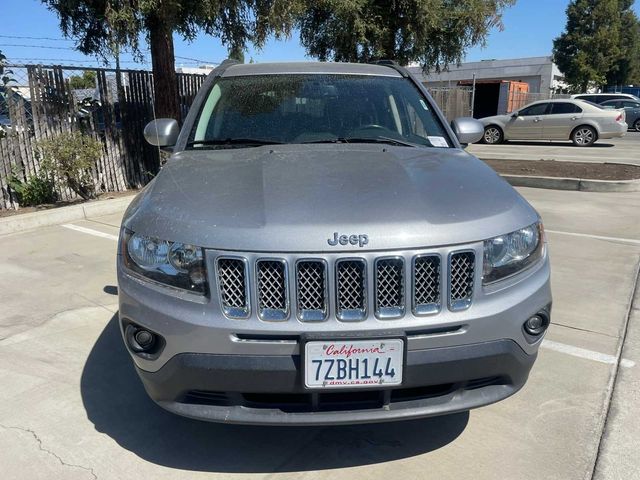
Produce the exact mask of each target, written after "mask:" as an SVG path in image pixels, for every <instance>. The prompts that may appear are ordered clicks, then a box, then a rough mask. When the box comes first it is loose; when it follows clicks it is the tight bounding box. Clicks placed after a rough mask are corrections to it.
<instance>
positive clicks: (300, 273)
mask: <svg viewBox="0 0 640 480" xmlns="http://www.w3.org/2000/svg"><path fill="white" fill-rule="evenodd" d="M296 295H297V300H298V303H297V308H298V315H299V317H300V320H302V321H319V320H324V319H325V318H326V317H327V275H326V267H325V263H324V262H322V261H320V260H301V261H299V262H298V264H297V271H296Z"/></svg>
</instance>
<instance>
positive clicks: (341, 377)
mask: <svg viewBox="0 0 640 480" xmlns="http://www.w3.org/2000/svg"><path fill="white" fill-rule="evenodd" d="M403 362H404V341H403V340H401V339H397V338H394V339H386V340H354V341H319V342H308V343H306V344H305V366H304V369H305V375H304V382H305V385H306V386H307V388H319V389H321V388H354V387H373V386H391V385H400V384H401V383H402V367H403Z"/></svg>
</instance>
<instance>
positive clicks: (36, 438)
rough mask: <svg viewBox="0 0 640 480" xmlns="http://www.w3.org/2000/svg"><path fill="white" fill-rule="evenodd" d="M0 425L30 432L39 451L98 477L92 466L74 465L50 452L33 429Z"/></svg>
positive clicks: (63, 464) (63, 463) (95, 477)
mask: <svg viewBox="0 0 640 480" xmlns="http://www.w3.org/2000/svg"><path fill="white" fill-rule="evenodd" d="M0 427H1V428H4V429H5V430H18V431H21V432H26V433H28V434H30V435H31V436H32V437H33V438H34V439H35V441H36V442H37V443H38V449H39V450H40V451H42V452H44V453H46V454H47V455H51V456H52V457H53V458H55V459H56V460H57V461H58V462H59V463H60V465H62V466H63V467H69V468H79V469H82V470H86V471H87V472H89V473H90V474H91V476H92V477H93V478H94V479H96V480H97V479H98V476H97V475H96V472H94V471H93V468H90V467H85V466H83V465H76V464H74V463H67V462H65V461H64V460H63V459H62V458H61V457H60V456H59V455H57V454H56V453H55V452H52V451H51V450H49V449H48V448H46V447H45V446H44V443H43V442H42V439H41V438H40V437H39V436H38V434H37V433H36V432H35V431H34V430H31V429H30V428H25V427H15V426H9V425H2V424H0Z"/></svg>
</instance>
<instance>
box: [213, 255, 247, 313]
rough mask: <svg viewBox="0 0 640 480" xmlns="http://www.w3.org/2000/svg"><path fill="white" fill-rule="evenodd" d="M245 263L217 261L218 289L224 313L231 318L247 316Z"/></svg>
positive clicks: (239, 261)
mask: <svg viewBox="0 0 640 480" xmlns="http://www.w3.org/2000/svg"><path fill="white" fill-rule="evenodd" d="M246 275H247V272H246V267H245V262H244V261H243V260H240V259H235V258H220V259H218V288H219V290H220V300H221V302H222V308H223V310H224V313H225V314H226V315H227V316H228V317H232V318H246V317H247V316H249V302H248V300H247V276H246Z"/></svg>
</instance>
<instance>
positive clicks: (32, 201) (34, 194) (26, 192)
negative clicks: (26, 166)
mask: <svg viewBox="0 0 640 480" xmlns="http://www.w3.org/2000/svg"><path fill="white" fill-rule="evenodd" d="M23 176H24V174H23V172H22V171H19V170H14V171H13V172H12V173H11V175H10V176H9V179H8V183H9V187H10V188H11V190H12V193H14V194H15V196H16V197H17V200H18V203H19V204H20V205H21V206H23V207H31V206H36V205H42V204H45V203H55V202H56V201H57V200H58V193H57V192H56V185H55V181H54V179H53V176H52V175H51V172H49V171H48V170H47V168H46V166H45V167H41V168H40V170H39V171H38V172H37V173H35V174H34V175H31V177H29V179H28V180H26V181H24V180H23Z"/></svg>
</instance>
